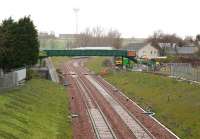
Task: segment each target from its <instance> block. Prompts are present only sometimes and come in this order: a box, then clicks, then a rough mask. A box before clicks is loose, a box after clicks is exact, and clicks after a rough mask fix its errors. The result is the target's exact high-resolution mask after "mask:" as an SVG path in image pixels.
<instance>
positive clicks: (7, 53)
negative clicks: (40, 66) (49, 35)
mask: <svg viewBox="0 0 200 139" xmlns="http://www.w3.org/2000/svg"><path fill="white" fill-rule="evenodd" d="M0 50H1V52H0V55H1V56H0V68H3V69H4V70H7V71H8V70H11V69H15V68H20V67H23V66H30V65H34V64H35V63H36V62H37V59H38V55H39V42H38V36H37V30H36V29H35V26H34V24H33V22H32V21H31V19H30V17H24V18H21V19H19V21H18V22H14V21H13V19H12V18H9V19H7V20H4V21H3V23H2V25H1V26H0Z"/></svg>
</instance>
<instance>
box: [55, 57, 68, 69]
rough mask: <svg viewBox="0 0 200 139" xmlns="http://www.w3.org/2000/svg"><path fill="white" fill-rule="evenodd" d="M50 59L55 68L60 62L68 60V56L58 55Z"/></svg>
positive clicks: (58, 66) (57, 67)
mask: <svg viewBox="0 0 200 139" xmlns="http://www.w3.org/2000/svg"><path fill="white" fill-rule="evenodd" d="M51 59H52V62H53V64H54V66H55V68H56V69H59V68H60V66H61V64H63V63H65V62H67V61H69V60H70V57H62V56H58V57H52V58H51Z"/></svg>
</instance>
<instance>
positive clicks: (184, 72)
mask: <svg viewBox="0 0 200 139" xmlns="http://www.w3.org/2000/svg"><path fill="white" fill-rule="evenodd" d="M155 72H156V73H160V74H165V75H169V76H174V77H176V78H182V79H186V80H192V81H198V82H200V64H190V63H167V64H163V65H161V66H158V67H157V68H156V70H155Z"/></svg>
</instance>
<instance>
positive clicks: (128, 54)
mask: <svg viewBox="0 0 200 139" xmlns="http://www.w3.org/2000/svg"><path fill="white" fill-rule="evenodd" d="M52 56H69V57H73V56H114V57H122V59H123V58H128V59H129V60H131V61H134V62H135V63H141V61H138V59H136V52H135V51H128V50H43V51H40V59H42V58H45V57H52ZM143 64H146V65H148V64H150V65H152V63H149V61H147V62H146V63H143Z"/></svg>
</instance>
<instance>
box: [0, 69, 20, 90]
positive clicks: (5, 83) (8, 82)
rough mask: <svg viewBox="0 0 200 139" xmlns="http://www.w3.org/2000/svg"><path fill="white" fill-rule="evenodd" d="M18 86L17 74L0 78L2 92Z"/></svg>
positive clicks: (7, 74) (12, 73) (11, 73)
mask: <svg viewBox="0 0 200 139" xmlns="http://www.w3.org/2000/svg"><path fill="white" fill-rule="evenodd" d="M16 86H17V73H15V72H10V73H6V74H4V75H3V76H1V77H0V91H2V90H5V89H9V88H13V87H16Z"/></svg>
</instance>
